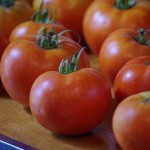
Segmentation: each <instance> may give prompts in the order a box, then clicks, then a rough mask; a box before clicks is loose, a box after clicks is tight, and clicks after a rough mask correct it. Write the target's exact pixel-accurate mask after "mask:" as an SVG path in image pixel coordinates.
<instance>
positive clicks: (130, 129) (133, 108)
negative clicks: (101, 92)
mask: <svg viewBox="0 0 150 150" xmlns="http://www.w3.org/2000/svg"><path fill="white" fill-rule="evenodd" d="M149 116H150V92H149V91H145V92H142V93H137V94H134V95H132V96H129V97H127V98H126V99H124V101H122V102H121V103H120V104H119V105H118V106H117V108H116V110H115V112H114V115H113V132H114V135H115V139H116V140H117V142H118V143H119V145H120V146H121V148H122V149H123V150H148V149H150V142H149V139H150V130H149V127H150V121H149Z"/></svg>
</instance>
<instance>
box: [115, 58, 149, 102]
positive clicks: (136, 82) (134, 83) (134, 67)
mask: <svg viewBox="0 0 150 150" xmlns="http://www.w3.org/2000/svg"><path fill="white" fill-rule="evenodd" d="M149 82H150V56H141V57H138V58H135V59H132V60H130V61H129V62H128V63H127V64H125V65H124V66H123V67H122V68H121V70H120V71H119V72H118V74H117V76H116V78H115V81H114V93H115V97H116V99H117V101H119V102H120V101H122V100H123V99H124V98H126V97H128V96H130V95H132V94H136V93H139V92H144V91H150V84H149Z"/></svg>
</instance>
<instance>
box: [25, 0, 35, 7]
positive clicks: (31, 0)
mask: <svg viewBox="0 0 150 150" xmlns="http://www.w3.org/2000/svg"><path fill="white" fill-rule="evenodd" d="M25 1H27V2H28V3H29V4H30V5H31V6H32V3H33V0H25Z"/></svg>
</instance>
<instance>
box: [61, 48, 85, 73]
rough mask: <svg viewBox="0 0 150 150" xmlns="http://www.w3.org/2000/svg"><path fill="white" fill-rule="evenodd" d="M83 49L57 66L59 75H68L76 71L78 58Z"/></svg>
mask: <svg viewBox="0 0 150 150" xmlns="http://www.w3.org/2000/svg"><path fill="white" fill-rule="evenodd" d="M84 49H85V47H83V48H81V49H80V50H79V51H78V52H76V53H75V54H74V55H73V57H72V58H71V57H70V56H69V57H68V58H67V59H65V60H64V59H63V60H62V61H61V63H60V65H59V72H60V73H61V74H69V73H72V72H75V71H77V70H78V65H79V58H80V56H81V54H82V52H83V50H84Z"/></svg>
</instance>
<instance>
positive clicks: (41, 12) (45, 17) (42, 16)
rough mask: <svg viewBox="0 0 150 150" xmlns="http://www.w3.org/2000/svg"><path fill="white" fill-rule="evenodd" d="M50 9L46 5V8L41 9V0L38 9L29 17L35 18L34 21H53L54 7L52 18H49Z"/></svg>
mask: <svg viewBox="0 0 150 150" xmlns="http://www.w3.org/2000/svg"><path fill="white" fill-rule="evenodd" d="M49 14H50V11H49V7H48V5H47V6H46V9H43V1H42V2H41V5H40V7H39V9H38V10H37V11H36V12H35V13H34V14H33V15H32V17H31V19H32V20H35V22H36V23H49V22H50V21H52V22H53V21H55V19H56V9H55V11H54V15H53V17H52V19H50V16H49Z"/></svg>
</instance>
